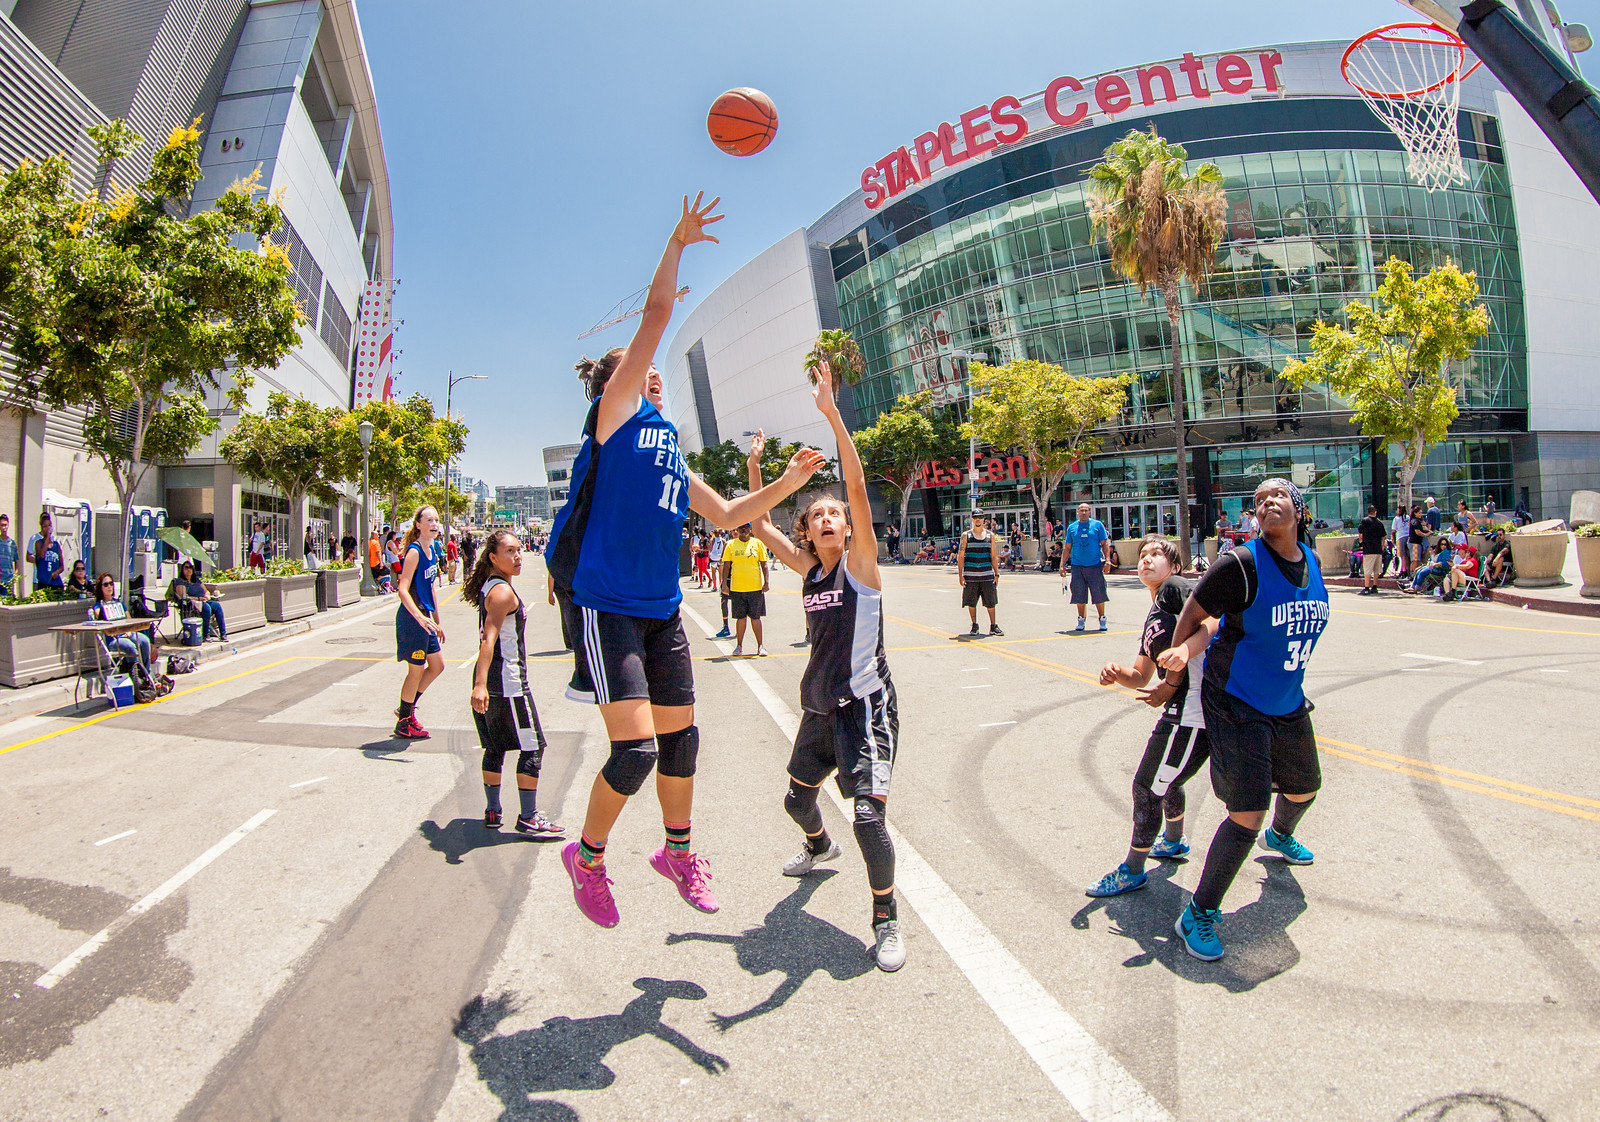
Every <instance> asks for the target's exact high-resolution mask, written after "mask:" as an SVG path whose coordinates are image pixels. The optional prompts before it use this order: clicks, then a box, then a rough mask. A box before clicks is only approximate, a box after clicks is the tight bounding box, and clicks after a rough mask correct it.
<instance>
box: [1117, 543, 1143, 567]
mask: <svg viewBox="0 0 1600 1122" xmlns="http://www.w3.org/2000/svg"><path fill="white" fill-rule="evenodd" d="M1143 544H1144V539H1143V538H1117V539H1115V540H1114V541H1112V543H1111V548H1112V549H1114V550H1116V553H1117V560H1118V561H1120V562H1122V564H1120V565H1118V566H1117V568H1118V569H1119V570H1120V569H1130V570H1131V569H1137V568H1138V567H1139V547H1140V546H1141V545H1143Z"/></svg>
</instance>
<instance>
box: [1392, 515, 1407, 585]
mask: <svg viewBox="0 0 1600 1122" xmlns="http://www.w3.org/2000/svg"><path fill="white" fill-rule="evenodd" d="M1389 532H1390V534H1391V535H1392V536H1393V537H1394V556H1395V567H1396V568H1397V569H1398V570H1399V571H1398V572H1397V573H1396V574H1395V575H1396V576H1399V577H1402V578H1403V577H1404V576H1405V575H1406V572H1407V571H1408V570H1409V569H1410V568H1411V515H1410V512H1408V511H1407V510H1406V508H1405V507H1403V506H1397V507H1395V510H1394V521H1393V522H1391V523H1390V524H1389Z"/></svg>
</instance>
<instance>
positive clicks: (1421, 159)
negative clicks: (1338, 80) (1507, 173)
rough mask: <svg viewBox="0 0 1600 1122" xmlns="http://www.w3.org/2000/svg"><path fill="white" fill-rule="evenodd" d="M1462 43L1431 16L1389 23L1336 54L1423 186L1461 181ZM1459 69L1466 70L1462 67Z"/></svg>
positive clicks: (1433, 187)
mask: <svg viewBox="0 0 1600 1122" xmlns="http://www.w3.org/2000/svg"><path fill="white" fill-rule="evenodd" d="M1466 65H1467V45H1466V44H1465V43H1463V42H1462V41H1461V38H1460V37H1459V36H1458V35H1456V34H1454V33H1453V32H1449V31H1446V30H1445V29H1444V28H1442V27H1437V26H1435V25H1434V24H1431V23H1395V24H1390V25H1389V26H1388V27H1380V28H1378V29H1377V30H1376V31H1369V32H1367V33H1366V34H1365V35H1363V36H1362V37H1361V38H1359V39H1357V40H1356V41H1355V42H1354V43H1351V44H1350V46H1349V48H1348V49H1347V50H1346V51H1345V52H1344V58H1343V59H1341V60H1340V62H1339V69H1340V70H1341V71H1343V73H1344V79H1345V81H1347V82H1349V83H1350V84H1351V85H1352V86H1354V87H1355V88H1356V90H1357V92H1359V93H1360V94H1361V99H1362V100H1363V101H1365V102H1366V103H1367V105H1368V106H1369V107H1370V108H1371V109H1372V111H1373V112H1374V113H1376V114H1377V115H1378V119H1379V120H1381V121H1382V122H1383V123H1384V124H1386V125H1388V126H1389V128H1390V130H1391V131H1392V132H1393V133H1394V134H1395V135H1396V136H1398V137H1399V138H1400V143H1401V144H1402V145H1404V146H1405V150H1406V157H1407V169H1408V171H1409V172H1410V175H1411V178H1412V179H1413V180H1415V181H1416V182H1417V183H1420V184H1421V185H1422V186H1424V187H1426V188H1427V189H1428V190H1430V191H1437V190H1440V189H1442V188H1445V187H1448V186H1449V185H1450V184H1452V183H1464V182H1466V179H1467V172H1466V169H1465V168H1464V167H1462V166H1461V136H1460V133H1459V130H1458V125H1457V113H1458V111H1459V109H1460V106H1461V80H1462V79H1463V78H1465V77H1466V76H1467V75H1468V74H1471V73H1472V71H1473V70H1476V69H1477V68H1478V67H1479V66H1481V65H1482V63H1481V62H1474V63H1473V64H1472V67H1471V69H1466ZM1463 71H1465V72H1463Z"/></svg>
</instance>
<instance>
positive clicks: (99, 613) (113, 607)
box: [78, 561, 151, 673]
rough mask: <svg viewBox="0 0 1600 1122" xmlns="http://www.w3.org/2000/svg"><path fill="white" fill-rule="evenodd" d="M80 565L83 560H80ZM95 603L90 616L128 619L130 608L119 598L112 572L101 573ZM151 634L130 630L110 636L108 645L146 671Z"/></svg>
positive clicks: (97, 582) (103, 618)
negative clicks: (125, 606)
mask: <svg viewBox="0 0 1600 1122" xmlns="http://www.w3.org/2000/svg"><path fill="white" fill-rule="evenodd" d="M78 563H79V564H80V565H81V564H83V562H81V561H80V562H78ZM94 599H95V605H94V607H92V608H90V609H89V618H90V619H98V620H105V621H107V622H110V621H112V620H119V619H127V618H128V609H127V608H124V607H123V606H122V601H121V600H118V599H117V581H116V578H115V577H113V576H112V575H111V574H110V573H101V574H100V576H99V579H98V580H97V581H96V582H95V596H94ZM150 638H151V637H150V635H149V633H148V632H144V631H130V632H128V634H126V635H115V636H110V637H108V638H107V639H106V646H108V647H110V648H112V649H113V650H115V651H116V652H117V653H118V654H121V655H124V656H126V657H128V658H131V659H133V660H135V661H136V662H138V664H139V665H140V666H142V667H143V668H144V670H145V672H146V673H149V671H150Z"/></svg>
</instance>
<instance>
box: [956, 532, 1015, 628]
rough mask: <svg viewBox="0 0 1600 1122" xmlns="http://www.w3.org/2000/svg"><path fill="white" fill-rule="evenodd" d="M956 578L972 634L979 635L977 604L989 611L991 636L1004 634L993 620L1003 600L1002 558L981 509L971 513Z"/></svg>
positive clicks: (958, 557)
mask: <svg viewBox="0 0 1600 1122" xmlns="http://www.w3.org/2000/svg"><path fill="white" fill-rule="evenodd" d="M956 578H957V579H958V580H959V581H960V582H961V606H962V607H963V608H965V609H967V614H968V615H969V616H971V617H972V631H971V632H970V633H971V634H973V635H976V634H978V602H979V601H980V600H981V601H983V606H984V607H985V608H987V609H989V634H990V635H1004V634H1005V632H1004V631H1001V630H1000V625H999V624H998V623H996V622H995V621H994V608H995V605H996V604H997V603H999V600H1000V589H999V585H1000V557H999V553H998V552H997V550H996V548H995V536H994V535H993V534H992V533H990V532H989V517H988V515H986V514H984V513H983V511H981V510H974V511H973V512H972V529H970V530H968V531H967V532H966V533H964V534H962V535H961V546H960V549H959V550H958V551H957V554H956Z"/></svg>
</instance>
